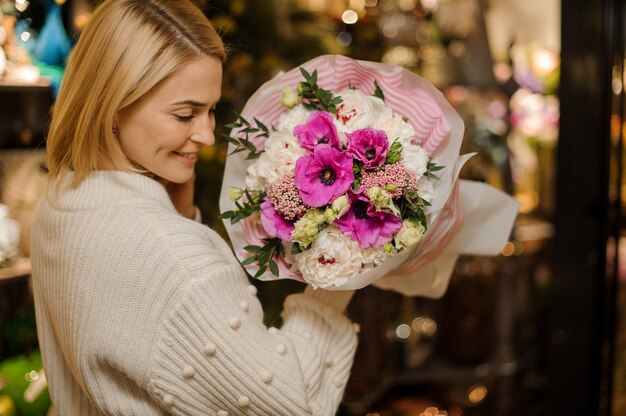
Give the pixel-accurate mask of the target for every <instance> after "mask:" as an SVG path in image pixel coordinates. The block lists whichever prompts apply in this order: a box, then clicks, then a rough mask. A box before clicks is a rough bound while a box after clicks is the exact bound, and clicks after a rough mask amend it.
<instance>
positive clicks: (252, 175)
mask: <svg viewBox="0 0 626 416" xmlns="http://www.w3.org/2000/svg"><path fill="white" fill-rule="evenodd" d="M264 150H265V151H264V152H263V153H261V156H259V158H258V159H257V160H256V162H254V163H252V164H251V165H250V166H248V170H247V173H248V176H247V177H246V185H247V186H248V187H249V188H251V189H262V188H263V187H264V186H265V185H266V184H268V183H272V182H274V181H277V180H278V179H280V178H282V177H283V176H285V175H286V174H287V173H290V172H293V170H294V169H295V165H296V161H297V160H298V158H300V157H301V156H304V155H305V154H307V152H306V150H304V149H303V148H302V147H301V146H300V144H299V143H298V140H297V139H296V138H295V137H294V136H293V135H291V134H290V133H287V132H284V131H276V132H272V133H271V134H270V137H269V138H268V139H267V140H266V141H265V149H264Z"/></svg>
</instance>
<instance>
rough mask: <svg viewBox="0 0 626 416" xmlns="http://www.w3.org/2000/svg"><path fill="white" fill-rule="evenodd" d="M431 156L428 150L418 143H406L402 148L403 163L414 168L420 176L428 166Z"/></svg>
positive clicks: (409, 167) (411, 168)
mask: <svg viewBox="0 0 626 416" xmlns="http://www.w3.org/2000/svg"><path fill="white" fill-rule="evenodd" d="M429 160H430V157H429V156H428V153H426V150H424V149H423V148H422V147H421V146H418V145H416V144H405V145H404V147H403V148H402V163H403V164H404V166H405V167H406V168H407V169H409V170H412V171H413V172H415V173H416V174H417V177H418V178H420V177H422V175H424V173H426V169H427V168H428V161H429Z"/></svg>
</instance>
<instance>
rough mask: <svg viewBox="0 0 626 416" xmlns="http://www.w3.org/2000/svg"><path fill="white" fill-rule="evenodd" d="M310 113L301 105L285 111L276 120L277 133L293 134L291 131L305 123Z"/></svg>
mask: <svg viewBox="0 0 626 416" xmlns="http://www.w3.org/2000/svg"><path fill="white" fill-rule="evenodd" d="M309 114H311V112H310V111H309V110H307V109H306V108H304V106H303V105H302V104H298V105H296V106H295V107H294V108H292V109H291V110H289V111H287V112H286V113H284V114H281V116H280V117H279V118H278V125H277V126H276V128H277V129H278V130H279V131H286V132H288V133H291V134H293V129H294V128H295V127H296V126H297V125H300V124H304V123H306V121H307V120H308V119H309Z"/></svg>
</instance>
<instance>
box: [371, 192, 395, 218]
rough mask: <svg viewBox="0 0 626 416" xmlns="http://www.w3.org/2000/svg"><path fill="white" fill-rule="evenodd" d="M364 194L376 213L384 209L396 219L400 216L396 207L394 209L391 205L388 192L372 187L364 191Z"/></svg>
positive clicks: (392, 204) (391, 200) (391, 201)
mask: <svg viewBox="0 0 626 416" xmlns="http://www.w3.org/2000/svg"><path fill="white" fill-rule="evenodd" d="M365 194H366V195H367V197H368V198H369V200H370V203H371V204H372V205H373V206H374V208H376V211H380V210H381V209H383V208H386V209H388V210H389V211H391V212H393V213H394V214H396V215H397V216H398V217H399V216H400V210H398V207H396V206H395V204H394V203H393V199H392V198H391V194H389V192H387V191H385V190H384V189H382V188H380V187H378V186H372V187H371V188H368V189H367V190H366V191H365Z"/></svg>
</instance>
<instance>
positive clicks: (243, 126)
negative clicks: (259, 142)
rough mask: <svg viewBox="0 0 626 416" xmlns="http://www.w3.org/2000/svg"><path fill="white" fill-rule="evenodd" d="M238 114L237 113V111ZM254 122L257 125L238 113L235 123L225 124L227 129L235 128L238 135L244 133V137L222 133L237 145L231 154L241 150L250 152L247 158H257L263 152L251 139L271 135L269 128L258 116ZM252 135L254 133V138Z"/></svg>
mask: <svg viewBox="0 0 626 416" xmlns="http://www.w3.org/2000/svg"><path fill="white" fill-rule="evenodd" d="M235 114H237V113H235ZM254 122H255V124H256V127H255V126H253V125H252V124H250V122H249V121H248V120H246V119H245V118H243V117H242V116H241V114H237V120H235V122H234V123H230V124H227V125H225V126H224V127H226V128H227V129H231V133H232V131H233V130H235V133H236V134H237V135H241V134H242V133H243V134H244V137H243V138H237V137H231V136H230V135H229V134H226V133H222V137H223V138H224V139H225V140H226V141H227V142H228V143H231V144H233V145H234V146H235V150H233V151H232V152H231V153H230V154H231V155H232V154H235V153H239V152H244V151H247V152H248V156H246V159H247V160H248V159H257V158H258V157H259V156H261V153H263V150H261V151H259V150H258V149H257V147H256V145H255V144H254V143H252V141H251V139H260V138H264V137H265V138H267V137H269V129H268V128H267V126H266V125H265V124H263V123H261V122H260V121H259V120H258V119H257V118H256V117H255V118H254ZM250 135H254V136H253V137H252V138H251V137H250Z"/></svg>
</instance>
